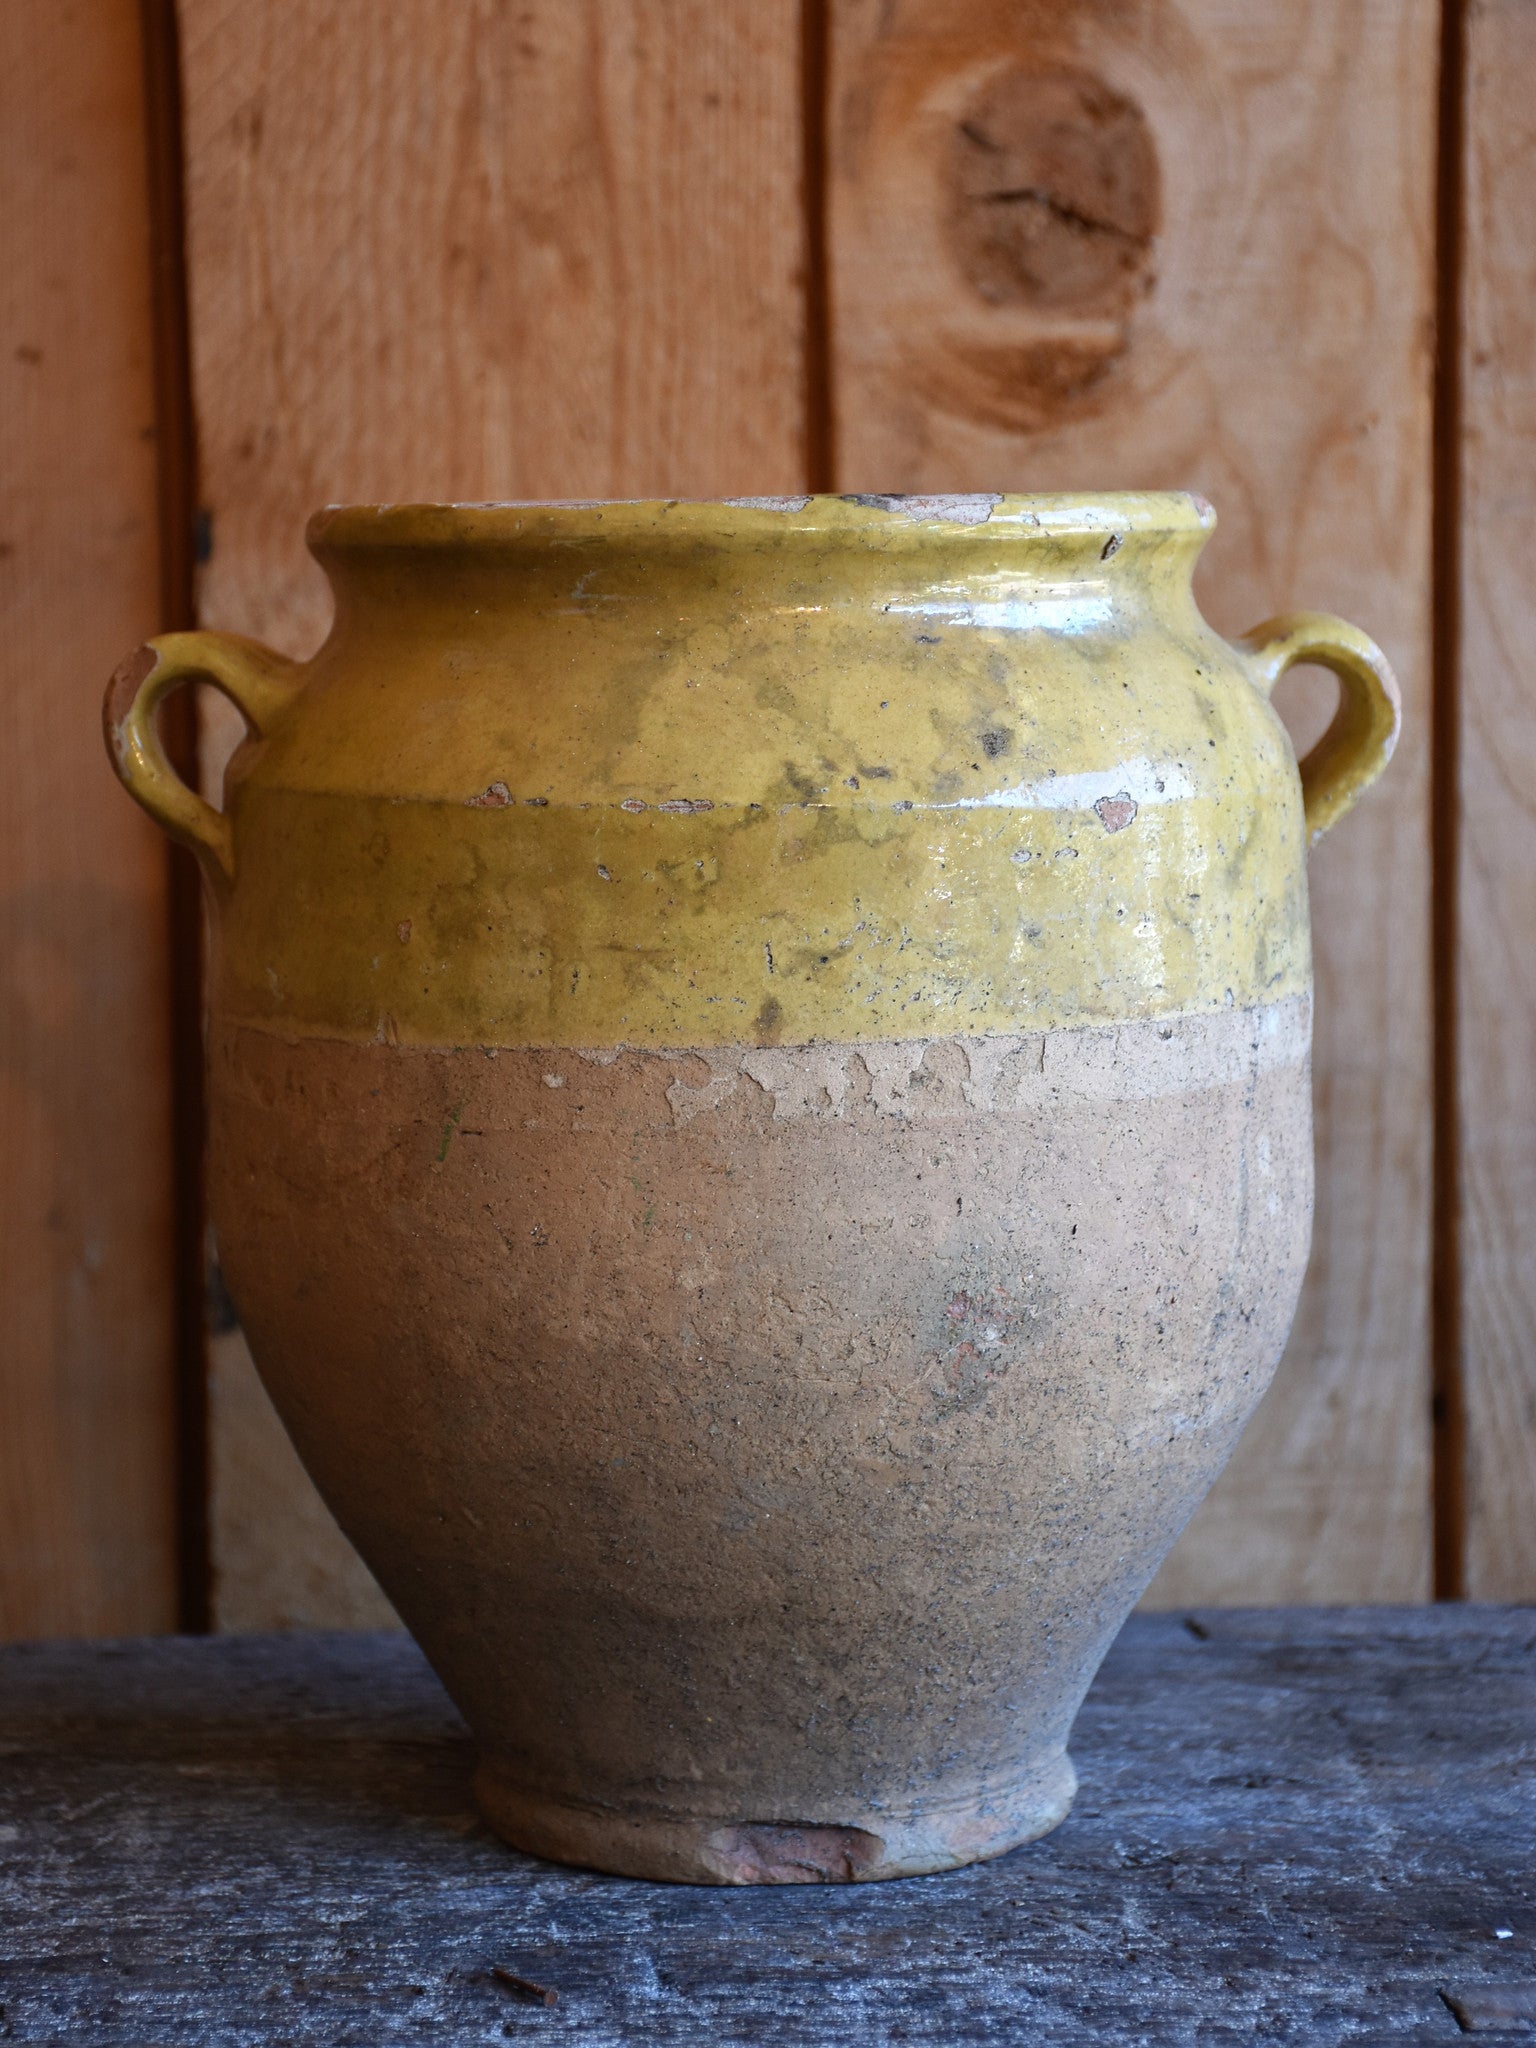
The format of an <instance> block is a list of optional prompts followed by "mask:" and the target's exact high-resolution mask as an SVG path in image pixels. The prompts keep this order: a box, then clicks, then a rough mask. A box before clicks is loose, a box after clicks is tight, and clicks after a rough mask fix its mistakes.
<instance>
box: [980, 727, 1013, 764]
mask: <svg viewBox="0 0 1536 2048" xmlns="http://www.w3.org/2000/svg"><path fill="white" fill-rule="evenodd" d="M980 740H981V751H982V752H983V753H984V754H985V755H986V757H987V759H988V760H989V761H995V760H996V759H997V758H998V756H999V755H1000V754H1006V753H1007V752H1008V750H1009V748H1010V747H1011V746H1012V745H1013V734H1012V733H1011V732H1005V731H1003V730H1002V728H1001V727H992V728H990V729H989V730H988V731H986V732H984V733H982V734H981V735H980Z"/></svg>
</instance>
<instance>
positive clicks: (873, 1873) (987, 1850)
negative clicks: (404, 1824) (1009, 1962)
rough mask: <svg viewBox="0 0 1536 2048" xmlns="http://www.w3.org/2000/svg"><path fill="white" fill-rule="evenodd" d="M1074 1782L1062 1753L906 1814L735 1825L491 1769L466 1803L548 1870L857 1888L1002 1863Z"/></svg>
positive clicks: (1059, 1816) (1068, 1796)
mask: <svg viewBox="0 0 1536 2048" xmlns="http://www.w3.org/2000/svg"><path fill="white" fill-rule="evenodd" d="M1076 1790H1077V1774H1076V1772H1075V1771H1074V1770H1073V1768H1072V1762H1071V1759H1070V1758H1069V1757H1068V1755H1067V1753H1066V1751H1065V1750H1058V1751H1057V1752H1056V1753H1055V1755H1054V1756H1051V1757H1048V1758H1046V1759H1045V1761H1044V1762H1043V1763H1042V1764H1040V1765H1039V1766H1038V1767H1037V1768H1036V1769H1034V1770H1032V1771H1030V1772H1028V1773H1026V1774H1025V1775H1023V1776H1021V1777H1018V1778H1015V1779H1013V1780H1012V1781H1010V1783H1009V1784H1008V1785H1007V1786H1006V1787H1004V1788H1002V1789H1000V1790H997V1791H992V1792H987V1793H983V1794H980V1795H976V1794H972V1795H970V1796H967V1797H963V1798H957V1799H952V1800H944V1799H934V1800H932V1801H930V1802H929V1803H928V1804H927V1805H925V1806H924V1807H923V1808H922V1809H921V1810H918V1811H913V1812H909V1813H905V1814H898V1813H889V1812H882V1813H875V1812H869V1811H866V1812H862V1813H856V1814H853V1815H850V1816H849V1818H848V1819H846V1820H839V1821H830V1820H821V1819H816V1820H812V1819H803V1820H789V1821H786V1820H761V1821H758V1820H735V1821H723V1820H721V1818H720V1817H719V1816H718V1815H695V1814H683V1813H673V1812H665V1811H657V1810H636V1809H634V1808H628V1809H625V1808H620V1807H605V1806H596V1805H592V1806H588V1805H584V1804H581V1803H578V1802H576V1801H573V1800H564V1799H556V1798H552V1797H550V1796H549V1795H548V1794H545V1793H541V1792H533V1791H530V1790H529V1789H528V1788H527V1787H525V1786H523V1785H521V1784H519V1783H518V1782H517V1781H516V1780H515V1779H514V1778H513V1777H512V1776H511V1775H510V1774H509V1773H507V1772H505V1771H504V1770H503V1769H502V1768H501V1767H500V1766H498V1765H497V1764H496V1763H494V1762H491V1761H486V1762H482V1763H481V1765H480V1767H479V1769H478V1770H477V1771H476V1773H475V1799H476V1803H477V1804H478V1805H479V1808H480V1811H481V1813H482V1814H483V1815H484V1817H485V1819H486V1820H487V1821H488V1822H489V1823H490V1825H491V1826H492V1827H493V1828H494V1829H495V1830H496V1832H497V1834H498V1835H500V1836H501V1837H502V1838H503V1840H504V1841H507V1842H510V1843H511V1844H512V1846H513V1848H515V1849H523V1850H526V1851H527V1852H528V1853H529V1854H530V1855H534V1856H544V1857H547V1858H549V1860H550V1861H551V1862H554V1863H575V1864H580V1865H582V1866H583V1867H585V1868H588V1869H592V1870H607V1871H612V1872H613V1873H614V1874H615V1875H617V1876H620V1877H644V1878H659V1879H662V1880H665V1881H667V1882H670V1883H674V1884H863V1883H868V1882H870V1881H872V1880H875V1879H878V1878H887V1877H919V1876H923V1875H925V1874H929V1873H931V1872H934V1871H939V1870H956V1869H959V1868H960V1867H961V1866H962V1865H964V1864H967V1863H980V1862H983V1861H985V1860H986V1859H987V1858H989V1857H992V1856H1002V1855H1005V1854H1006V1853H1007V1852H1008V1850H1010V1849H1017V1848H1018V1847H1019V1846H1020V1845H1021V1844H1022V1843H1024V1842H1032V1841H1034V1840H1035V1839H1036V1838H1037V1836H1040V1835H1044V1834H1048V1833H1049V1832H1050V1830H1051V1829H1052V1828H1054V1827H1055V1826H1057V1824H1058V1823H1059V1822H1061V1821H1063V1820H1065V1819H1066V1816H1067V1813H1068V1810H1069V1809H1070V1807H1071V1804H1072V1795H1073V1794H1074V1792H1075V1791H1076Z"/></svg>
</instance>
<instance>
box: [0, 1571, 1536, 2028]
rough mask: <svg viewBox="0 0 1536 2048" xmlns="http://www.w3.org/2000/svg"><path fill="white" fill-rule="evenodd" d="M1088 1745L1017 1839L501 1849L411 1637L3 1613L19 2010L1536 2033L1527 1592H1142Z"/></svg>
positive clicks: (1535, 1781)
mask: <svg viewBox="0 0 1536 2048" xmlns="http://www.w3.org/2000/svg"><path fill="white" fill-rule="evenodd" d="M1073 1750H1074V1754H1075V1756H1076V1758H1077V1763H1078V1768H1079V1771H1080V1773H1081V1777H1082V1790H1081V1792H1080V1793H1079V1795H1078V1804H1077V1807H1076V1809H1075V1811H1074V1812H1073V1814H1072V1816H1071V1818H1070V1819H1069V1820H1068V1821H1067V1822H1066V1824H1065V1825H1064V1826H1063V1827H1061V1828H1060V1829H1059V1830H1058V1831H1057V1832H1056V1833H1055V1834H1054V1835H1051V1836H1050V1837H1048V1838H1047V1839H1046V1840H1045V1841H1043V1842H1038V1843H1035V1844H1034V1845H1032V1846H1031V1847H1029V1848H1026V1849H1021V1850H1018V1851H1016V1852H1015V1853H1014V1854H1013V1855H1011V1856H1007V1857H1004V1858H1003V1859H1002V1860H1001V1861H1000V1862H997V1863H993V1864H988V1865H984V1866H981V1867H979V1868H976V1869H972V1870H966V1871H961V1872H958V1873H957V1874H954V1875H951V1876H947V1877H935V1878H913V1879H908V1880H906V1881H904V1882H899V1883H893V1884H878V1885H865V1886H853V1887H820V1886H804V1887H798V1886H797V1887H791V1888H787V1889H780V1890H766V1891H715V1890H694V1889H689V1888H683V1887H673V1886H668V1885H654V1884H637V1883H633V1882H629V1881H627V1880H624V1879H619V1878H608V1877H600V1876H597V1875H594V1874H591V1873H588V1872H584V1871H572V1870H563V1869H559V1868H556V1867H555V1866H554V1865H551V1864H546V1863H539V1862H535V1861H534V1860H532V1859H531V1858H529V1857H524V1856H519V1855H515V1854H514V1853H513V1852H511V1851H510V1850H508V1849H505V1848H503V1847H502V1846H501V1844H500V1843H498V1842H497V1841H496V1840H495V1839H494V1838H492V1837H491V1836H490V1835H489V1834H488V1833H487V1832H486V1830H485V1829H484V1828H483V1827H481V1826H480V1825H479V1823H478V1822H477V1821H476V1819H475V1817H474V1813H473V1811H472V1809H471V1806H470V1800H469V1766H470V1753H469V1745H468V1741H467V1738H466V1736H465V1734H464V1731H463V1728H462V1725H461V1724H460V1722H459V1721H458V1719H457V1717H456V1716H455V1714H454V1712H453V1709H452V1708H451V1707H450V1706H449V1705H448V1703H447V1701H446V1700H445V1698H444V1697H443V1694H442V1693H441V1691H440V1690H439V1689H438V1687H437V1685H436V1683H435V1681H434V1680H433V1679H432V1677H431V1675H430V1674H429V1672H428V1671H427V1669H426V1667H425V1665H424V1664H423V1663H422V1661H421V1659H420V1657H419V1655H418V1654H417V1652H416V1651H415V1649H414V1648H413V1647H412V1645H411V1644H410V1643H409V1642H408V1641H406V1640H405V1639H404V1638H402V1637H398V1636H321V1637H293V1638H287V1639H281V1638H271V1637H260V1638H256V1637H250V1638H240V1637H234V1638H229V1637H226V1638H222V1639H213V1640H205V1641H194V1640H186V1639H181V1640H172V1641H159V1642H139V1643H126V1644H116V1645H101V1644H96V1645H80V1644H71V1645H45V1646H38V1647H22V1648H12V1649H7V1650H4V1651H0V1958H3V1961H0V2040H5V2041H32V2042H37V2041H63V2042H68V2043H69V2044H70V2048H106V2044H108V2043H112V2044H117V2043H124V2044H126V2043H155V2044H160V2043H165V2044H175V2048H192V2044H201V2043H220V2044H222V2043H232V2044H233V2043H247V2042H250V2043H256V2042H262V2043H268V2042H273V2043H275V2042H293V2043H304V2044H309V2043H316V2044H318V2043H326V2044H328V2048H329V2044H340V2043H353V2042H355V2043H359V2044H366V2048H385V2044H389V2043H394V2042H406V2041H412V2042H415V2041H428V2040H431V2041H440V2042H451V2043H453V2044H460V2043H472V2042H485V2041H490V2042H499V2041H502V2040H504V2039H510V2040H517V2039H522V2038H527V2039H529V2040H539V2041H546V2042H577V2041H579V2042H581V2043H583V2044H584V2048H606V2044H609V2043H619V2042H623V2043H642V2042H643V2043H647V2044H649V2043H680V2044H681V2043H686V2044H689V2048H693V2044H698V2048H706V2044H707V2048H728V2044H732V2043H737V2042H741V2043H746V2042H758V2041H764V2042H767V2041H772V2042H774V2043H776V2044H788V2048H794V2044H811V2043H815V2044H818V2048H819V2044H824V2043H833V2042H836V2043H838V2044H844V2043H857V2044H860V2048H863V2044H870V2048H873V2044H882V2043H885V2042H900V2041H911V2042H931V2043H943V2044H957V2048H958V2044H969V2043H988V2044H991V2043H1001V2042H1007V2043H1010V2044H1013V2043H1021V2044H1022V2043H1030V2044H1035V2043H1057V2042H1122V2041H1123V2042H1153V2043H1163V2042H1190V2043H1195V2042H1199V2043H1201V2044H1204V2043H1216V2042H1229V2041H1230V2042H1238V2041H1242V2042H1249V2041H1254V2040H1277V2041H1293V2042H1305V2043H1309V2044H1310V2043H1329V2042H1344V2041H1370V2042H1388V2041H1413V2042H1434V2041H1454V2040H1456V2039H1458V2038H1459V2036H1460V2034H1461V2033H1462V2032H1479V2033H1480V2032H1484V2031H1487V2032H1489V2033H1490V2034H1497V2033H1500V2032H1502V2033H1504V2034H1505V2036H1506V2038H1518V2037H1519V2036H1520V2035H1521V2034H1522V2033H1523V2034H1525V2035H1527V2036H1529V2035H1530V2034H1531V2033H1532V2032H1536V1609H1523V1610H1521V1609H1490V1608H1481V1609H1477V1608H1464V1609H1455V1608H1435V1609H1429V1610H1407V1609H1385V1610H1375V1611H1359V1610H1357V1611H1352V1612H1345V1611H1335V1612H1320V1611H1301V1612H1286V1613H1251V1614H1235V1613H1221V1612H1207V1613H1203V1614H1201V1615H1198V1616H1188V1617H1180V1616H1177V1615H1173V1616H1155V1617H1137V1618H1136V1619H1134V1620H1133V1621H1132V1622H1131V1624H1130V1626H1129V1627H1128V1628H1127V1629H1126V1631H1125V1634H1124V1636H1123V1637H1122V1638H1121V1641H1120V1643H1119V1645H1118V1646H1117V1647H1116V1649H1115V1651H1114V1652H1113V1654H1112V1655H1111V1657H1110V1659H1109V1662H1108V1663H1107V1665H1106V1666H1105V1668H1104V1671H1103V1673H1102V1675H1101V1677H1100V1679H1099V1681H1098V1683H1097V1685H1096V1686H1095V1687H1094V1689H1093V1692H1092V1694H1091V1695H1090V1697H1089V1700H1088V1703H1087V1705H1086V1706H1085V1708H1084V1709H1083V1714H1082V1718H1081V1720H1080V1721H1079V1723H1078V1730H1077V1736H1076V1740H1075V1741H1074V1744H1073ZM498 1971H501V1972H503V1973H508V1974H504V1975H498V1974H497V1972H498ZM509 1976H510V1977H512V1978H519V1977H520V1978H525V1979H528V1980H531V1981H532V1982H533V1983H534V1984H537V1985H541V1986H548V1987H550V1988H551V1989H553V1990H554V1991H555V1992H556V1993H557V1994H558V1999H557V2002H556V2003H554V2004H553V2005H546V2004H544V2003H542V2002H539V2001H538V2000H537V1999H536V1998H534V1997H533V1996H531V1995H530V1994H529V1993H527V1992H524V1991H521V1990H519V1988H518V1987H517V1985H516V1984H515V1983H513V1982H510V1981H508V1977H509Z"/></svg>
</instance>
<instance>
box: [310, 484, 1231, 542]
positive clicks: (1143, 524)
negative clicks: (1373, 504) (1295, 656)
mask: <svg viewBox="0 0 1536 2048" xmlns="http://www.w3.org/2000/svg"><path fill="white" fill-rule="evenodd" d="M1215 524H1216V514H1215V512H1214V510H1213V509H1212V507H1211V506H1210V504H1209V503H1208V502H1207V501H1206V500H1205V499H1204V498H1202V497H1200V496H1199V495H1198V494H1197V493H1195V492H1193V491H1080V492H1063V493H1010V492H997V491H985V492H927V493H923V492H903V493H893V494H886V493H873V492H861V493H850V494H845V495H837V496H833V495H821V496H817V495H809V494H808V495H806V496H804V497H776V498H617V499H595V498H593V499H582V498H570V499H562V498H555V499H544V500H540V499H529V500H517V499H505V500H492V501H489V502H486V503H481V504H476V503H464V504H398V505H327V506H324V507H323V508H322V509H321V510H320V511H318V512H316V513H315V515H314V516H313V518H312V519H311V520H310V522H309V525H308V528H307V530H306V538H307V540H308V542H309V545H310V547H311V549H313V550H314V551H315V552H316V553H330V552H332V551H339V550H344V551H350V550H352V549H356V548H378V547H382V548H427V547H460V548H462V547H491V548H494V547H497V546H502V547H506V546H516V545H518V544H519V543H523V544H526V543H527V542H529V541H535V542H542V543H550V542H553V543H556V544H558V543H560V542H562V541H563V542H567V543H570V542H580V541H588V542H599V543H612V542H623V543H626V544H636V543H640V542H644V541H647V540H651V541H665V540H668V539H672V540H680V541H685V542H689V543H693V544H698V543H705V544H708V543H711V542H713V543H715V544H717V545H718V544H720V543H727V542H741V541H752V542H774V541H778V542H790V543H792V542H795V541H802V542H803V541H816V540H821V541H825V540H828V539H831V538H836V539H838V540H840V541H843V542H848V543H853V544H855V545H864V546H868V547H874V548H878V549H882V550H884V549H889V548H892V547H901V546H902V545H904V544H905V545H911V544H914V543H921V544H922V545H924V546H925V547H927V546H932V545H933V544H934V543H935V542H936V541H945V540H948V541H951V542H954V541H967V540H968V541H971V542H976V541H978V540H987V539H993V540H1031V539H1032V540H1043V539H1051V540H1071V539H1074V538H1077V539H1082V540H1084V541H1087V540H1090V539H1091V540H1094V541H1098V542H1099V543H1101V544H1102V543H1104V542H1105V541H1106V540H1107V539H1108V538H1109V537H1110V536H1115V537H1116V538H1117V540H1118V539H1123V538H1125V537H1126V536H1127V535H1130V534H1140V535H1146V536H1149V537H1153V538H1161V537H1165V536H1169V537H1171V536H1175V535H1180V534H1183V535H1188V536H1190V537H1191V538H1196V537H1198V538H1199V539H1202V540H1203V539H1204V537H1205V536H1206V535H1208V534H1209V533H1210V531H1211V529H1212V528H1213V527H1214V526H1215Z"/></svg>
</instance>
